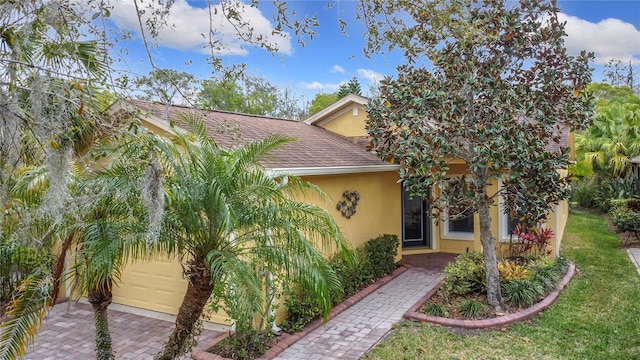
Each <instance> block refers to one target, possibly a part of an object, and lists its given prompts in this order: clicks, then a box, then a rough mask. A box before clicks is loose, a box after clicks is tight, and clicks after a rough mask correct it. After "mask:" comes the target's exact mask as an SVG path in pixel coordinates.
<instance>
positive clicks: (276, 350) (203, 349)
mask: <svg viewBox="0 0 640 360" xmlns="http://www.w3.org/2000/svg"><path fill="white" fill-rule="evenodd" d="M407 269H408V267H407V266H400V267H398V268H397V269H396V270H395V271H394V272H393V273H391V274H390V275H387V276H385V277H382V278H380V279H378V280H376V282H374V283H373V284H371V285H369V286H367V287H366V288H364V289H362V290H360V291H358V292H357V293H355V294H354V295H352V296H351V297H349V298H348V299H346V300H345V301H343V302H342V303H340V304H338V305H336V306H335V307H334V308H333V309H332V310H331V312H330V313H329V315H328V316H327V321H329V320H331V319H333V318H334V317H336V316H338V314H340V313H341V312H343V311H345V310H346V309H348V308H350V307H351V306H353V305H355V304H357V303H358V302H359V301H360V300H362V299H364V298H365V297H367V296H368V295H370V294H372V293H373V292H375V291H376V290H378V289H379V288H381V287H382V286H384V285H385V284H387V283H388V282H389V281H391V280H393V279H395V278H396V277H398V276H399V275H400V274H402V273H404V272H405V271H407ZM322 325H323V321H322V319H316V320H314V321H312V322H310V323H308V324H307V325H306V326H305V327H304V329H302V331H299V332H297V333H295V334H288V333H285V332H283V333H282V335H280V336H279V337H278V343H277V344H276V345H274V346H273V347H272V348H270V349H269V350H267V351H266V352H265V353H264V354H263V355H262V356H261V357H260V359H264V360H271V359H274V358H275V357H276V356H278V355H279V354H280V353H281V352H283V351H284V350H285V349H286V348H288V347H289V346H291V345H293V344H295V343H296V342H297V341H298V340H300V339H302V338H303V337H305V336H306V335H308V334H310V333H311V332H312V331H314V330H316V329H317V328H319V327H320V326H322ZM229 335H230V333H229V332H225V333H224V334H223V335H220V336H217V337H216V338H214V339H212V340H210V341H207V342H206V343H205V344H202V345H199V346H198V348H197V349H195V350H194V351H193V352H192V353H191V358H192V359H194V360H227V358H225V357H222V356H220V355H217V354H213V353H210V352H207V349H210V348H212V347H213V346H215V345H216V344H218V343H219V342H220V341H222V340H224V339H225V338H227V337H228V336H229Z"/></svg>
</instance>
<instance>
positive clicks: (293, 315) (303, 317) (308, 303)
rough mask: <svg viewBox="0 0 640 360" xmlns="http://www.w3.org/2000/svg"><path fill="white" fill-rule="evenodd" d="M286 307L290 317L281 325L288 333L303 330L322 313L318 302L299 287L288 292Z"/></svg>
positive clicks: (285, 301)
mask: <svg viewBox="0 0 640 360" xmlns="http://www.w3.org/2000/svg"><path fill="white" fill-rule="evenodd" d="M284 307H285V309H287V312H288V313H289V318H288V319H287V321H286V322H283V323H282V325H281V326H280V327H281V328H282V330H284V331H286V332H288V333H294V332H296V331H300V330H302V329H303V328H304V327H305V325H307V324H308V323H310V322H311V321H313V320H315V319H317V318H318V317H320V315H321V314H322V310H321V309H320V307H319V306H318V303H317V302H315V301H312V300H310V297H309V296H306V295H305V293H304V291H302V290H300V289H298V288H292V289H289V290H288V291H287V292H286V296H285V300H284Z"/></svg>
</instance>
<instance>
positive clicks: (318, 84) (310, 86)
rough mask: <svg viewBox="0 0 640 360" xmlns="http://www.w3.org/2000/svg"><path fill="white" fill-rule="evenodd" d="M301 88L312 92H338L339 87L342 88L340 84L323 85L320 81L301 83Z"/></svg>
mask: <svg viewBox="0 0 640 360" xmlns="http://www.w3.org/2000/svg"><path fill="white" fill-rule="evenodd" d="M300 86H302V87H303V88H304V89H310V90H336V89H337V88H338V87H340V84H330V83H321V82H319V81H314V82H310V83H306V82H301V83H300Z"/></svg>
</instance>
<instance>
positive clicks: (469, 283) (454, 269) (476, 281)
mask: <svg viewBox="0 0 640 360" xmlns="http://www.w3.org/2000/svg"><path fill="white" fill-rule="evenodd" d="M443 274H444V275H445V278H444V280H442V283H441V288H440V289H441V290H442V292H443V295H444V296H445V297H450V296H452V295H466V294H468V293H471V292H479V293H483V292H486V283H485V268H484V259H483V258H482V254H481V253H479V252H477V251H472V252H469V253H465V254H461V255H459V256H458V257H457V258H456V261H454V262H452V263H449V264H448V265H447V266H446V267H445V268H444V270H443Z"/></svg>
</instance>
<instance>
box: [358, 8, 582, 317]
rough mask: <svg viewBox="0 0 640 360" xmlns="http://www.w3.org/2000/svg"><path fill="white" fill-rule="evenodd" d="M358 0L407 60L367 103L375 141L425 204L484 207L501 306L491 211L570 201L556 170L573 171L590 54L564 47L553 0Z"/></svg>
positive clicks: (536, 212) (488, 261) (491, 280)
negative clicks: (458, 170) (461, 167)
mask: <svg viewBox="0 0 640 360" xmlns="http://www.w3.org/2000/svg"><path fill="white" fill-rule="evenodd" d="M360 5H361V9H362V11H364V14H365V15H366V16H363V17H364V19H365V23H366V25H367V27H368V30H369V39H368V44H369V47H368V50H369V51H377V50H380V49H382V48H383V47H385V48H386V49H391V48H394V47H399V48H400V49H402V50H403V51H404V53H405V55H406V57H407V59H408V61H409V63H410V64H407V65H402V66H400V67H398V69H397V71H398V75H397V77H395V78H386V79H385V80H384V81H383V82H382V84H381V86H380V98H378V99H373V100H372V101H371V102H370V103H369V119H370V120H369V123H368V131H369V133H370V134H371V136H372V143H371V146H372V148H373V149H375V150H376V151H377V152H378V154H380V156H381V157H383V158H385V159H394V160H395V161H399V162H400V163H401V164H402V165H403V167H402V169H401V170H400V177H401V180H402V181H403V183H404V186H405V188H407V189H408V190H409V191H410V193H411V195H412V196H419V197H425V198H428V199H430V202H431V204H432V208H433V209H434V212H436V213H437V214H443V213H444V214H449V215H456V214H464V213H468V212H469V211H472V212H477V213H478V215H479V220H480V239H481V243H482V247H483V254H484V260H485V267H486V270H487V271H486V281H487V287H488V294H487V297H488V301H489V303H490V304H491V305H492V306H493V307H494V308H495V309H496V311H497V312H500V311H501V310H502V297H501V292H500V283H499V280H498V270H497V268H496V251H495V237H494V234H492V231H491V221H492V219H491V216H490V210H489V209H490V207H491V206H492V205H494V204H495V203H496V202H497V200H498V197H502V199H503V204H504V208H503V209H501V210H502V211H504V212H506V213H509V214H510V215H512V216H515V215H517V214H523V216H524V219H523V220H525V221H526V223H528V224H536V223H537V222H540V221H542V220H543V219H544V218H545V216H546V215H547V214H548V213H549V211H550V209H551V208H552V206H553V205H554V204H557V203H558V202H559V201H560V200H562V199H565V198H566V197H567V195H568V190H569V187H568V180H567V178H564V177H562V176H560V174H559V172H558V169H562V168H566V167H567V164H568V160H569V149H568V148H567V147H565V145H566V144H564V143H562V142H561V139H562V138H563V133H565V132H567V131H569V130H576V129H582V128H584V126H585V125H587V124H588V123H589V122H590V120H591V115H592V109H591V106H592V102H591V96H590V94H589V92H588V91H587V85H588V84H589V82H590V81H591V74H590V70H591V69H590V68H589V64H588V61H589V59H590V58H591V56H592V55H590V54H587V53H585V52H582V53H581V54H580V55H579V56H577V57H573V56H569V55H568V54H567V53H566V50H565V48H564V44H563V38H562V37H563V35H564V31H563V24H562V23H560V22H559V20H558V17H557V14H558V12H559V9H558V7H557V6H556V4H555V2H554V1H530V0H522V1H519V2H518V3H515V4H505V3H504V2H503V1H479V0H478V1H466V0H453V1H449V0H447V1H445V0H436V1H430V2H427V3H420V4H414V3H410V2H405V1H391V2H387V1H385V2H384V4H383V2H381V1H373V2H369V1H362V2H361V3H360ZM407 15H409V16H410V19H411V20H410V21H407V20H406V16H407ZM385 44H386V45H385ZM420 59H429V60H430V62H431V63H432V65H433V67H432V68H427V67H423V66H420V65H421V64H420V63H417V62H418V61H419V60H420ZM414 63H417V65H414ZM550 144H557V146H556V147H559V150H558V151H550V150H549V145H550ZM452 158H459V159H462V160H464V162H465V163H466V165H467V172H466V174H460V175H462V176H460V177H455V176H453V175H452V174H450V173H448V170H449V166H448V161H449V160H450V159H452ZM498 181H501V183H502V186H501V187H499V190H498V191H497V192H496V193H489V192H488V190H487V187H488V186H489V185H490V184H496V183H497V182H498Z"/></svg>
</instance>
